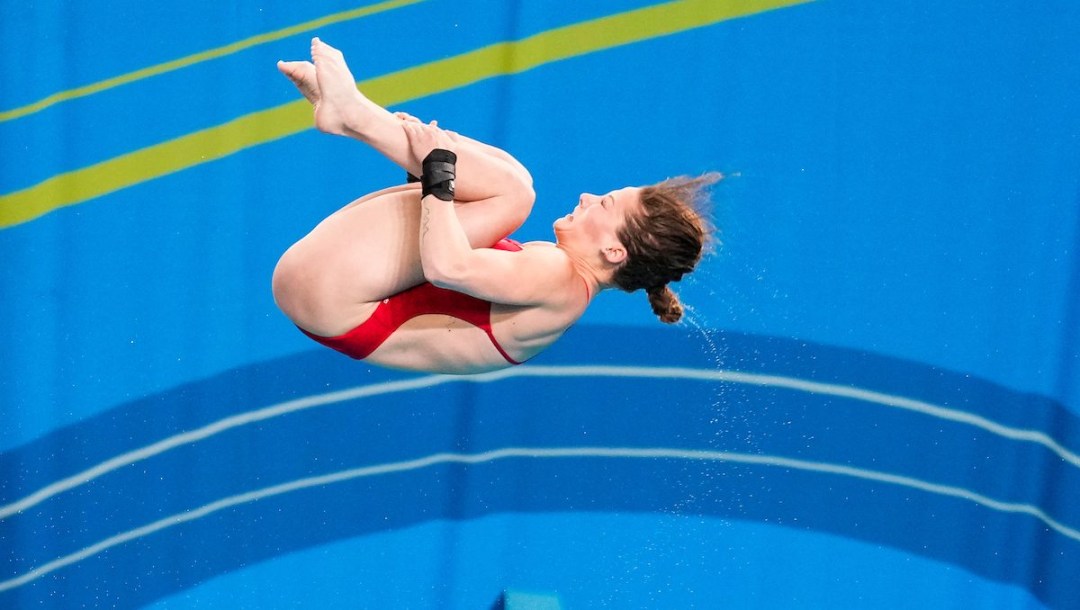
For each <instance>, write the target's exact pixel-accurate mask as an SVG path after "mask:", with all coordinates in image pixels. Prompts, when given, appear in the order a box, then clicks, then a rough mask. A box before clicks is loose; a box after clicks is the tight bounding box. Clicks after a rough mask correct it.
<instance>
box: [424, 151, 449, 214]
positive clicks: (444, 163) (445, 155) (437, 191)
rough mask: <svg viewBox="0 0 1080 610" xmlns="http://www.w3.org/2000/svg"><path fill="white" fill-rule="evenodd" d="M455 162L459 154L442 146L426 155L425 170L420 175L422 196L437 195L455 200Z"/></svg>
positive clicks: (445, 199)
mask: <svg viewBox="0 0 1080 610" xmlns="http://www.w3.org/2000/svg"><path fill="white" fill-rule="evenodd" d="M455 163H457V155H455V154H454V153H452V152H450V151H449V150H443V149H441V148H436V149H435V150H433V151H431V152H430V153H428V156H427V157H424V163H423V170H424V172H423V174H422V175H421V176H420V192H421V193H423V195H422V197H427V196H428V195H435V196H436V197H438V198H439V199H442V200H443V201H453V200H454V178H455V176H456V168H455V166H454V164H455Z"/></svg>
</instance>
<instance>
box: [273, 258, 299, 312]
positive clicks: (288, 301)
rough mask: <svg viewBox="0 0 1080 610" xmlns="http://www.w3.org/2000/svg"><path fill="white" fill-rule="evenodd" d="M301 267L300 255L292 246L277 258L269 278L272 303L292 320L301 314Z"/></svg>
mask: <svg viewBox="0 0 1080 610" xmlns="http://www.w3.org/2000/svg"><path fill="white" fill-rule="evenodd" d="M303 267H304V266H303V264H302V261H301V260H300V257H299V256H297V254H296V252H295V250H294V249H293V248H290V249H288V250H286V251H285V254H282V255H281V258H280V259H278V263H277V265H276V266H275V267H274V274H273V276H272V277H271V278H270V290H271V292H272V293H273V295H274V303H275V304H277V306H278V309H280V310H281V311H282V313H284V314H285V315H286V316H288V317H289V318H290V319H291V320H293V321H294V322H295V321H296V320H297V318H298V317H300V316H301V311H302V309H303V307H302V303H301V297H302V296H303V294H304V287H303V286H302V279H303V275H304V274H303Z"/></svg>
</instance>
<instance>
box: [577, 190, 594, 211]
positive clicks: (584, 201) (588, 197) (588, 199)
mask: <svg viewBox="0 0 1080 610" xmlns="http://www.w3.org/2000/svg"><path fill="white" fill-rule="evenodd" d="M594 199H596V196H595V195H593V194H591V193H582V194H581V197H579V198H578V205H580V206H581V207H583V208H587V207H589V206H590V205H592V204H593V200H594Z"/></svg>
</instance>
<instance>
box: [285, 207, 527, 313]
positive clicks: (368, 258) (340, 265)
mask: <svg viewBox="0 0 1080 610" xmlns="http://www.w3.org/2000/svg"><path fill="white" fill-rule="evenodd" d="M531 203H532V202H531V200H530V201H526V202H522V201H520V200H514V199H513V198H511V197H510V196H499V197H492V198H489V199H484V200H481V201H473V202H469V203H462V204H458V206H457V213H458V218H459V220H460V221H461V225H462V228H463V229H464V230H465V233H466V235H467V236H468V238H469V242H470V243H471V244H472V246H473V247H474V248H483V247H489V246H491V245H493V244H494V243H495V242H497V241H498V240H500V239H502V238H503V237H506V236H507V235H509V234H510V233H511V232H513V231H514V230H515V229H517V228H518V227H519V226H520V225H521V223H522V222H524V219H525V214H527V210H528V208H529V207H530V206H531ZM419 231H420V190H419V187H418V186H416V185H409V186H404V187H395V188H392V189H386V190H384V191H379V192H377V193H374V194H372V195H369V196H366V197H363V198H360V199H358V200H357V201H354V202H353V203H351V204H349V205H348V206H346V207H344V208H342V209H341V210H339V211H337V212H335V213H334V214H332V215H331V216H329V217H328V218H326V219H325V220H323V221H322V222H321V223H319V225H318V226H316V227H315V228H314V229H313V230H312V231H311V232H310V233H308V235H307V236H305V237H304V238H303V239H301V240H300V241H299V242H297V243H296V244H294V245H293V246H292V247H291V248H290V249H289V251H288V252H286V253H285V255H283V256H282V258H281V261H279V263H278V268H277V270H275V274H274V294H275V297H276V298H277V300H278V303H279V305H280V306H281V308H282V310H283V311H285V313H286V314H287V315H289V317H290V318H292V319H293V321H294V322H295V323H297V324H299V325H300V326H302V327H304V328H305V329H307V330H309V331H312V332H316V334H328V333H329V332H333V334H337V333H338V332H344V331H346V330H349V329H350V328H352V327H354V326H356V325H358V324H360V323H361V322H363V321H364V319H365V318H366V316H367V315H369V314H370V311H371V307H370V304H371V303H375V302H378V301H381V300H383V299H385V298H387V297H389V296H391V295H394V294H397V293H399V292H401V291H403V290H406V289H408V288H411V287H413V286H416V285H418V284H420V283H421V282H423V281H424V272H423V267H422V266H421V262H420V239H419Z"/></svg>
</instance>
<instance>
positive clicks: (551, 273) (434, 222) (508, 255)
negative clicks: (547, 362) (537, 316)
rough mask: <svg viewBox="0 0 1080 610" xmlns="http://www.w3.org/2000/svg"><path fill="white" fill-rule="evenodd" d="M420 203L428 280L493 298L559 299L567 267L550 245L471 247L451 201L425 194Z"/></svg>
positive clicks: (510, 301) (512, 301) (513, 301)
mask: <svg viewBox="0 0 1080 610" xmlns="http://www.w3.org/2000/svg"><path fill="white" fill-rule="evenodd" d="M420 205H421V217H420V261H421V264H422V266H423V269H424V277H425V278H426V279H427V281H429V282H431V283H432V284H434V285H436V286H439V287H441V288H449V289H451V290H456V291H458V292H464V293H466V294H469V295H472V296H474V297H477V298H480V299H484V300H486V301H491V302H493V303H502V304H505V305H534V306H537V305H544V304H551V303H554V302H558V301H560V300H562V298H561V297H562V296H563V295H564V293H565V287H566V286H567V285H572V274H573V268H572V267H571V266H570V265H568V264H566V261H565V258H564V255H563V254H562V253H561V252H560V251H559V250H557V249H556V248H533V249H527V250H523V251H521V252H505V251H502V250H492V249H487V248H480V249H476V250H474V249H473V248H472V247H471V246H470V245H469V242H468V239H467V238H466V237H465V231H464V230H463V229H462V228H461V223H460V222H459V221H458V218H457V212H456V211H455V207H454V204H453V202H451V201H443V200H441V199H439V198H437V197H435V196H434V195H428V196H426V197H424V198H423V199H421V201H420Z"/></svg>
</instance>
